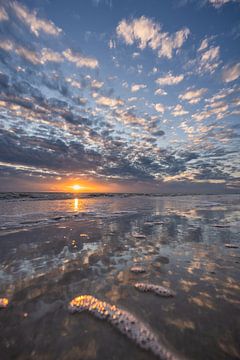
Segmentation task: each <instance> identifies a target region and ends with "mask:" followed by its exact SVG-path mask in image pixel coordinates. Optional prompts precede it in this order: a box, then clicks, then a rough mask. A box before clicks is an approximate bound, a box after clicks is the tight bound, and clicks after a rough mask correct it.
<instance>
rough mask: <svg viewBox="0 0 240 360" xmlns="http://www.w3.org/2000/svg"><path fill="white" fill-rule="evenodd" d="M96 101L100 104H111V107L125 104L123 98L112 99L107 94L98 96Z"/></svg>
mask: <svg viewBox="0 0 240 360" xmlns="http://www.w3.org/2000/svg"><path fill="white" fill-rule="evenodd" d="M96 103H97V104H98V105H103V106H109V107H116V106H118V105H123V104H124V102H123V100H121V99H112V98H110V97H107V96H100V97H98V98H97V100H96Z"/></svg>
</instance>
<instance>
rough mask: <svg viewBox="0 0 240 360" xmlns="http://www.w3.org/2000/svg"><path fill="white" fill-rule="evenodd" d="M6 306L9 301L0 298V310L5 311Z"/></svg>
mask: <svg viewBox="0 0 240 360" xmlns="http://www.w3.org/2000/svg"><path fill="white" fill-rule="evenodd" d="M8 304H9V300H8V299H7V298H0V309H6V308H7V307H8Z"/></svg>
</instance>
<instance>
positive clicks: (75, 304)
mask: <svg viewBox="0 0 240 360" xmlns="http://www.w3.org/2000/svg"><path fill="white" fill-rule="evenodd" d="M69 310H70V311H71V312H81V311H88V312H90V313H91V314H93V315H94V316H95V317H97V318H99V319H105V320H107V321H108V322H109V323H111V324H112V325H113V326H114V327H115V328H116V329H118V330H119V331H120V332H121V333H122V334H124V335H126V336H127V337H128V338H129V339H131V340H132V341H134V342H135V343H136V344H137V345H139V346H140V347H141V348H143V349H145V350H149V351H151V352H152V353H153V354H155V355H156V356H157V357H158V358H160V359H162V360H177V359H179V358H178V357H176V356H175V354H173V353H172V352H171V351H170V350H168V349H167V348H166V347H165V345H164V344H162V343H161V342H160V340H159V339H158V337H157V336H156V335H155V334H154V332H153V331H152V330H151V329H149V328H148V327H147V326H146V325H145V324H144V323H143V322H142V321H140V320H139V319H137V318H136V317H135V316H134V315H132V314H131V313H129V312H128V311H125V310H122V309H119V308H117V307H116V306H115V305H111V304H108V303H107V302H105V301H101V300H98V299H97V298H95V297H93V296H91V295H82V296H78V297H76V298H74V299H73V300H72V301H71V302H70V304H69Z"/></svg>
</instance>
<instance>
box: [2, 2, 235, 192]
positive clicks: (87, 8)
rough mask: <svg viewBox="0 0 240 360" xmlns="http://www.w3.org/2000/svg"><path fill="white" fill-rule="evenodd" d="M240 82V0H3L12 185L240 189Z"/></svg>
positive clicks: (5, 173) (5, 126)
mask: <svg viewBox="0 0 240 360" xmlns="http://www.w3.org/2000/svg"><path fill="white" fill-rule="evenodd" d="M239 92H240V1H239V0H235V1H234V0H148V1H146V0H68V1H64V0H34V1H33V0H22V1H11V0H4V1H3V0H0V191H67V190H68V189H70V186H72V185H74V184H78V185H80V186H82V189H83V190H86V191H109V192H115V191H116V192H159V193H168V192H175V193H176V192H179V193H183V192H184V193H185V192H186V193H193V192H200V193H202V192H223V191H239V190H240V181H239V180H240V169H239V168H240V165H239V164H240V161H239V159H240V156H239V148H240V142H239V134H240V94H239Z"/></svg>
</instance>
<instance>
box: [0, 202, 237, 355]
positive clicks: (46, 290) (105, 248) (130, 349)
mask: <svg viewBox="0 0 240 360" xmlns="http://www.w3.org/2000/svg"><path fill="white" fill-rule="evenodd" d="M238 200H239V198H236V199H235V203H233V201H232V200H231V201H229V200H225V198H224V197H216V198H214V199H212V198H211V199H210V200H209V202H208V203H207V202H202V203H201V204H200V202H199V200H196V199H195V198H192V197H188V198H186V199H185V200H184V199H177V198H175V199H172V200H171V199H170V200H168V201H167V203H166V201H165V202H164V204H163V200H162V199H161V200H160V201H156V200H153V199H145V200H144V201H143V200H142V199H141V204H142V207H141V210H139V209H136V206H135V207H134V208H133V205H132V204H133V203H134V202H131V204H129V203H127V201H129V200H128V199H126V204H125V205H124V206H122V205H121V207H120V208H119V207H118V206H114V209H117V210H116V212H115V213H112V215H111V216H107V217H103V216H102V217H101V216H98V217H96V216H94V215H89V216H85V217H84V218H82V219H79V220H78V221H61V222H56V223H54V224H51V225H47V226H41V227H35V228H23V229H18V230H15V231H13V232H10V231H9V232H6V231H5V232H4V231H2V232H1V233H0V260H1V262H0V263H1V268H0V279H1V288H0V297H8V298H9V301H10V305H9V307H8V308H7V309H2V310H0V354H1V359H3V360H5V359H21V360H23V359H24V360H25V359H38V360H40V359H44V360H48V359H49V360H50V359H51V360H52V359H68V360H69V359H71V360H75V359H78V360H79V359H97V360H100V359H106V360H108V359H109V360H110V359H111V360H112V359H116V360H118V359H122V358H124V359H133V360H139V359H140V360H147V359H149V360H150V359H155V356H154V355H153V354H152V353H151V352H148V351H146V350H142V349H141V348H139V347H138V346H137V345H136V344H134V343H133V342H131V341H130V340H129V339H128V338H127V337H126V336H124V335H123V334H121V333H119V332H118V331H117V330H116V329H114V328H113V327H112V326H111V325H110V324H109V323H108V322H104V321H101V320H99V319H96V318H95V317H93V316H91V314H88V313H85V312H82V313H79V314H75V315H72V314H70V313H69V311H68V304H69V302H70V301H71V300H72V299H73V298H74V297H75V296H77V295H85V294H89V295H92V296H94V297H96V298H98V299H100V300H102V301H106V302H107V303H110V304H114V305H116V306H118V307H119V308H121V309H124V310H126V311H128V312H130V313H131V314H133V315H134V316H135V317H136V318H138V319H140V320H141V321H142V322H143V323H144V324H147V325H148V326H149V327H151V329H153V331H154V333H156V334H157V335H158V336H159V338H160V339H161V340H162V341H163V342H164V343H167V344H168V345H169V347H170V349H172V350H173V351H174V352H175V353H177V354H179V356H183V357H185V358H187V359H197V360H198V359H199V360H200V359H201V360H202V359H206V360H208V359H209V360H210V359H218V360H231V359H232V360H233V359H239V358H240V345H239V334H240V285H239V279H240V247H237V246H240V243H239V207H238V204H239V201H238ZM99 201H101V200H99ZM107 201H109V202H111V201H112V202H115V205H116V202H117V201H118V200H117V199H114V200H111V199H109V200H107ZM121 201H122V200H121ZM131 201H132V200H131ZM197 203H199V206H198V207H196V204H197ZM130 205H131V206H130ZM135 205H136V202H135ZM124 209H125V210H126V209H128V210H134V211H133V212H132V213H131V212H129V213H124V211H123V210H124ZM121 211H123V212H122V213H121ZM219 225H220V226H219ZM136 234H139V235H144V236H142V237H141V236H136ZM226 244H233V245H234V246H236V247H233V248H231V247H226V246H225V245H226ZM134 266H139V267H143V268H144V269H145V270H146V271H145V272H140V273H134V272H132V271H131V268H132V267H134ZM137 282H141V283H142V282H143V283H153V284H156V285H162V286H165V287H168V288H171V289H172V290H173V291H174V292H176V295H175V296H173V297H169V298H163V297H160V296H157V295H156V294H154V293H151V292H147V293H144V292H140V291H138V290H137V289H136V288H135V287H134V284H135V283H137Z"/></svg>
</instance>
